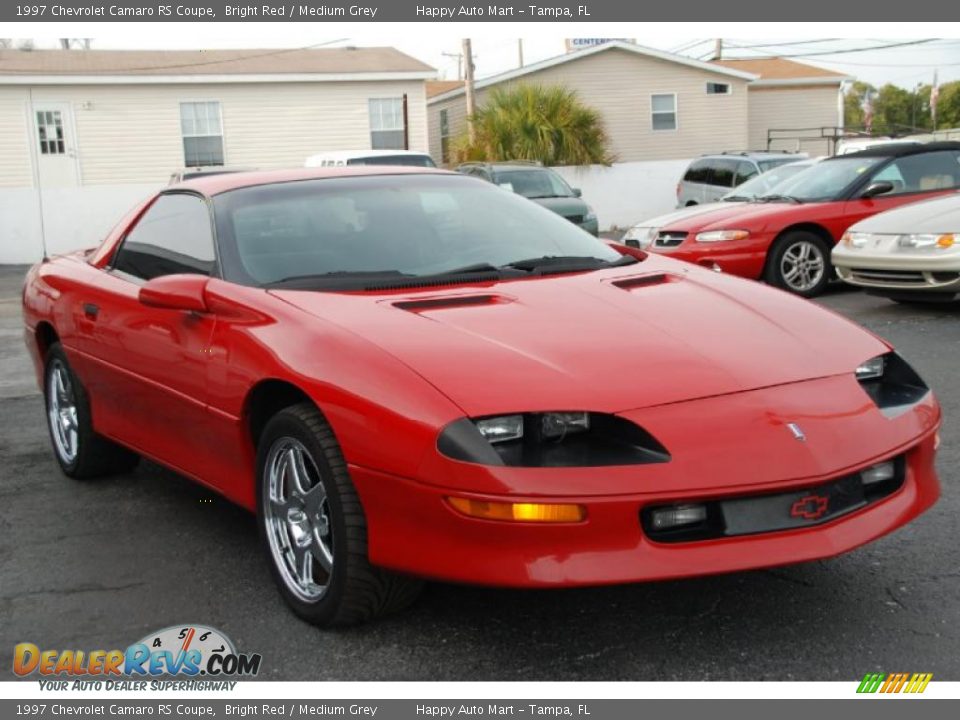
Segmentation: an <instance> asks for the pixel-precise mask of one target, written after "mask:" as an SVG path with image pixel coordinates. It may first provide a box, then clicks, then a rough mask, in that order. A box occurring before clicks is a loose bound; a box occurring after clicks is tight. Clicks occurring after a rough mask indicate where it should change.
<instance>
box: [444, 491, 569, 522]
mask: <svg viewBox="0 0 960 720" xmlns="http://www.w3.org/2000/svg"><path fill="white" fill-rule="evenodd" d="M447 502H448V503H450V505H451V506H453V508H454V509H455V510H457V511H458V512H460V513H463V514H464V515H467V516H468V517H474V518H480V519H482V520H505V521H507V522H529V523H575V522H583V521H584V520H586V518H587V509H586V508H585V507H584V506H583V505H564V504H555V503H510V502H487V501H486V500H470V499H468V498H461V497H448V498H447Z"/></svg>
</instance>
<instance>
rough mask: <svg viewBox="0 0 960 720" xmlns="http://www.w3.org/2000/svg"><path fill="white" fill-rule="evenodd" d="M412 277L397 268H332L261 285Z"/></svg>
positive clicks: (275, 285) (279, 285)
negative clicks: (328, 270)
mask: <svg viewBox="0 0 960 720" xmlns="http://www.w3.org/2000/svg"><path fill="white" fill-rule="evenodd" d="M405 277H413V276H412V275H410V274H408V273H402V272H400V271H399V270H333V271H331V272H323V273H307V274H305V275H288V276H287V277H284V278H280V279H279V280H271V281H270V282H266V283H263V287H281V286H283V285H298V284H301V283H309V282H315V281H317V280H336V279H338V278H356V279H363V280H381V279H393V278H405Z"/></svg>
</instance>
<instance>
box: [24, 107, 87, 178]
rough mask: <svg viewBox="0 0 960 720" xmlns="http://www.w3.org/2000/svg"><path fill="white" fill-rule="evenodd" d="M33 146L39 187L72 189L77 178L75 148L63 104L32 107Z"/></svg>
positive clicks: (70, 119)
mask: <svg viewBox="0 0 960 720" xmlns="http://www.w3.org/2000/svg"><path fill="white" fill-rule="evenodd" d="M32 120H33V122H32V125H33V143H34V148H35V155H34V156H35V157H36V158H37V171H38V174H39V178H40V186H41V187H74V186H76V185H77V184H78V181H79V178H78V177H77V175H78V173H77V146H76V142H75V140H74V133H73V113H72V112H71V108H70V104H69V103H65V102H35V103H34V104H33V118H32Z"/></svg>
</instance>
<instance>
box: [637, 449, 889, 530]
mask: <svg viewBox="0 0 960 720" xmlns="http://www.w3.org/2000/svg"><path fill="white" fill-rule="evenodd" d="M892 463H893V475H892V476H891V477H889V478H886V479H883V480H881V481H879V482H870V481H866V482H865V480H864V478H865V476H866V475H867V471H868V470H869V469H870V468H865V469H864V470H863V471H861V472H856V473H852V474H850V475H845V476H843V477H840V478H837V479H835V480H831V481H830V482H827V483H822V484H820V485H816V486H812V487H807V488H801V489H798V490H791V491H789V492H782V493H762V494H757V495H740V496H736V497H728V498H710V499H709V500H683V501H677V502H676V503H664V504H658V505H651V506H648V507H645V508H643V509H642V510H641V511H640V525H641V527H642V529H643V532H644V534H645V535H646V536H647V537H648V538H650V539H651V540H653V541H654V542H658V543H668V544H670V543H683V542H693V541H697V540H716V539H718V538H724V537H737V536H742V535H759V534H764V533H772V532H781V531H783V530H794V529H802V528H806V527H815V526H817V525H820V524H822V523H825V522H829V521H830V520H834V519H836V518H839V517H842V516H844V515H846V514H848V513H851V512H853V511H855V510H859V509H860V508H863V507H866V506H868V505H871V504H872V503H875V502H877V501H879V500H882V499H883V498H886V497H889V496H890V495H892V494H893V493H895V492H896V491H897V490H899V489H900V488H901V487H902V486H903V483H904V479H905V477H906V456H904V455H900V456H898V457H896V458H894V459H893V460H892ZM880 464H882V463H878V464H877V465H880ZM871 467H876V465H874V466H871ZM690 507H702V508H703V509H704V511H705V512H704V513H703V517H702V519H699V518H698V519H697V520H696V521H695V522H690V523H687V524H684V525H678V526H675V527H669V528H661V527H657V526H656V524H655V517H656V516H657V513H658V511H664V510H666V511H670V510H674V509H677V508H690Z"/></svg>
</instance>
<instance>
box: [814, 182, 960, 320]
mask: <svg viewBox="0 0 960 720" xmlns="http://www.w3.org/2000/svg"><path fill="white" fill-rule="evenodd" d="M833 265H834V267H835V268H836V269H837V274H838V275H839V276H840V279H841V280H843V281H844V282H848V283H850V284H851V285H857V286H859V287H863V288H867V289H868V291H869V292H870V293H871V294H873V295H882V296H884V297H888V298H890V299H891V300H897V301H900V302H916V301H925V302H942V301H950V300H954V299H955V298H956V296H957V294H958V293H960V193H957V192H953V193H950V194H949V195H941V196H938V197H936V198H934V199H932V200H925V201H922V202H917V203H911V204H910V205H903V206H901V207H898V208H895V209H893V210H888V211H887V212H883V213H880V214H879V215H874V216H872V217H869V218H867V219H866V220H862V221H860V222H858V223H857V224H855V225H853V226H851V227H850V229H849V230H847V232H846V233H844V235H843V237H842V238H841V240H840V242H839V243H838V244H837V245H836V247H834V249H833Z"/></svg>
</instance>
